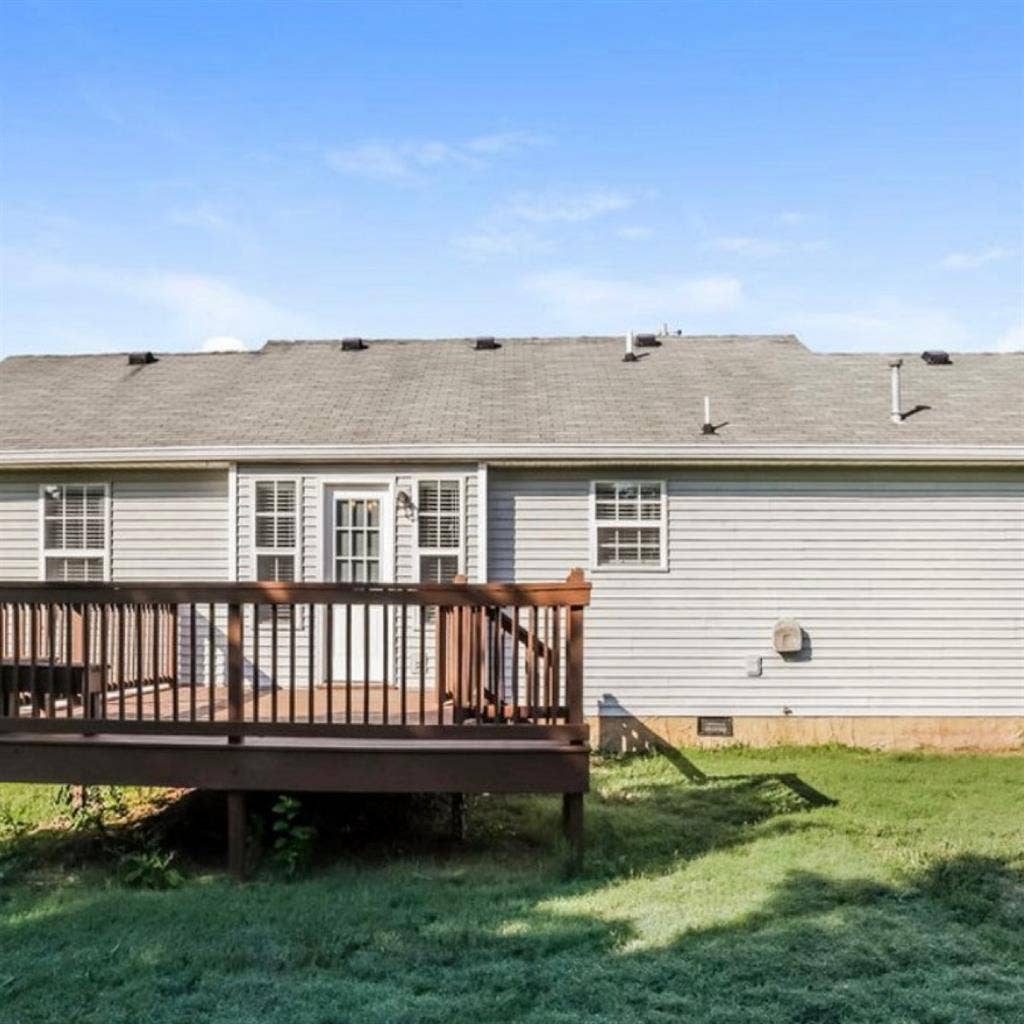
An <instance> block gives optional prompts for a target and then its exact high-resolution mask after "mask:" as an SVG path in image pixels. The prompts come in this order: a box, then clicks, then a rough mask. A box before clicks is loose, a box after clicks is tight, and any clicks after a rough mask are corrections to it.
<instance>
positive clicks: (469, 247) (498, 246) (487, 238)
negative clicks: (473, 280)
mask: <svg viewBox="0 0 1024 1024" xmlns="http://www.w3.org/2000/svg"><path fill="white" fill-rule="evenodd" d="M453 241H454V244H455V247H456V248H457V249H458V250H459V251H460V252H462V253H464V254H465V255H467V256H472V257H475V258H477V259H487V258H491V257H495V256H525V255H528V254H531V253H538V252H545V251H547V250H549V249H550V248H551V242H550V241H549V240H548V239H545V238H542V237H540V236H539V235H538V234H537V233H536V232H534V231H528V230H524V229H522V228H514V227H513V228H507V229H506V228H500V227H490V228H488V227H484V228H481V229H480V230H479V231H471V232H468V233H467V234H464V235H457V236H456V237H455V239H454V240H453Z"/></svg>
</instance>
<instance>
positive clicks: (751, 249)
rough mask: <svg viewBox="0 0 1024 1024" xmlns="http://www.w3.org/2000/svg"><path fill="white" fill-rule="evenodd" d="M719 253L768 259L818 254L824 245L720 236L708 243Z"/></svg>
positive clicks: (741, 236) (776, 239)
mask: <svg viewBox="0 0 1024 1024" xmlns="http://www.w3.org/2000/svg"><path fill="white" fill-rule="evenodd" d="M708 245H709V246H710V248H712V249H717V250H718V251H719V252H728V253H734V254H736V255H740V256H755V257H769V256H781V255H783V254H784V253H799V252H820V251H821V250H822V249H824V248H825V243H824V242H820V241H791V240H788V239H781V238H757V237H754V236H750V235H722V236H720V237H718V238H713V239H711V241H710V242H709V243H708Z"/></svg>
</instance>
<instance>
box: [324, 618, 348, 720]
mask: <svg viewBox="0 0 1024 1024" xmlns="http://www.w3.org/2000/svg"><path fill="white" fill-rule="evenodd" d="M345 607H346V614H347V610H348V606H347V605H346V606H345ZM324 630H325V633H324V643H325V645H326V664H325V665H324V679H325V681H326V683H327V721H328V722H333V721H334V605H333V604H328V605H327V607H326V608H325V609H324ZM345 647H346V657H347V648H348V631H347V630H346V632H345ZM348 674H349V672H348V661H347V660H346V662H345V675H346V683H345V692H346V694H347V693H348V688H349V687H348ZM346 700H349V701H350V700H351V698H350V697H346ZM348 720H349V718H348V712H347V711H346V714H345V721H346V722H347V721H348Z"/></svg>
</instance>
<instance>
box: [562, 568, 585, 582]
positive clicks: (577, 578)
mask: <svg viewBox="0 0 1024 1024" xmlns="http://www.w3.org/2000/svg"><path fill="white" fill-rule="evenodd" d="M565 582H566V583H586V582H587V574H586V573H585V572H584V571H583V570H582V569H581V568H580V567H579V566H578V565H577V566H575V567H574V568H572V569H570V570H569V575H568V576H566V577H565Z"/></svg>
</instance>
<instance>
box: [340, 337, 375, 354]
mask: <svg viewBox="0 0 1024 1024" xmlns="http://www.w3.org/2000/svg"><path fill="white" fill-rule="evenodd" d="M364 348H369V346H368V345H367V344H366V343H365V342H364V341H363V339H362V338H342V339H341V351H342V352H362V351H363V349H364Z"/></svg>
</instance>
